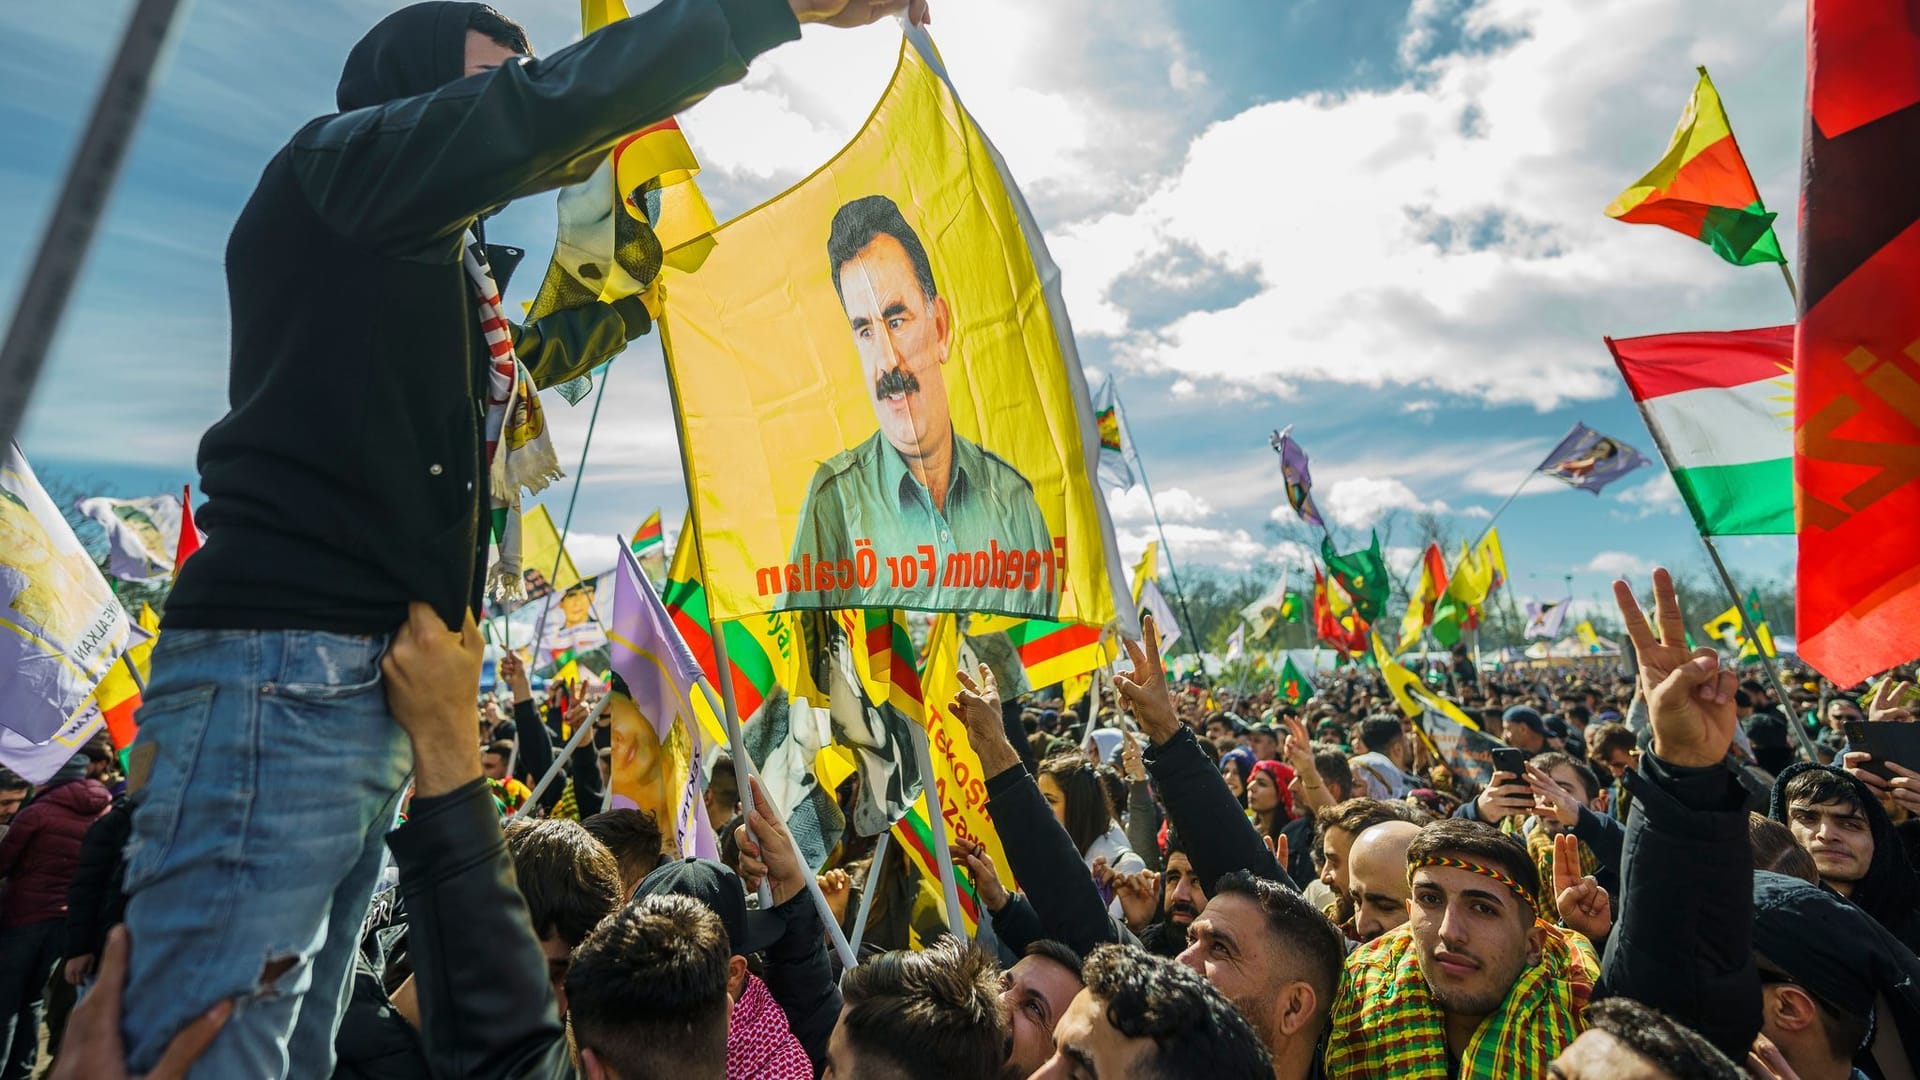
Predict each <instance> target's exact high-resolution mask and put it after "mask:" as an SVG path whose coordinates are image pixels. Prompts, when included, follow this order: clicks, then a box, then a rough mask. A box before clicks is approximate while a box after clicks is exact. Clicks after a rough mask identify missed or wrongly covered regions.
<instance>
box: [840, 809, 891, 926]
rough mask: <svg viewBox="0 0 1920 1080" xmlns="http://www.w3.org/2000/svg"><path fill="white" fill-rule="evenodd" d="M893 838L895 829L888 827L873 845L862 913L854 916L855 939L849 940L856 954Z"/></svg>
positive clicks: (863, 892) (864, 889)
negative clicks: (888, 845) (889, 844)
mask: <svg viewBox="0 0 1920 1080" xmlns="http://www.w3.org/2000/svg"><path fill="white" fill-rule="evenodd" d="M892 839H893V830H892V829H888V830H887V831H886V832H883V833H881V834H880V840H879V842H878V843H876V844H874V845H873V861H872V862H870V863H868V864H867V881H866V884H865V885H862V886H861V887H860V913H859V914H858V915H855V916H854V917H853V939H852V940H851V941H849V942H848V946H849V947H850V948H852V949H853V953H854V955H855V956H858V955H860V943H861V942H862V941H864V940H866V936H867V913H868V912H869V911H872V910H873V894H874V893H876V892H878V891H879V890H878V889H877V888H875V886H876V885H878V884H879V883H880V868H881V867H882V866H885V865H886V861H887V844H888V842H889V841H891V840H892Z"/></svg>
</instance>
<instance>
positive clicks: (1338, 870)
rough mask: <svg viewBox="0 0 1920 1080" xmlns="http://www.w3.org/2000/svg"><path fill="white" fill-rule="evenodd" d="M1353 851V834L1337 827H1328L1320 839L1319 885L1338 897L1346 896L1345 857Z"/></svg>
mask: <svg viewBox="0 0 1920 1080" xmlns="http://www.w3.org/2000/svg"><path fill="white" fill-rule="evenodd" d="M1352 850H1353V834H1352V833H1350V832H1348V831H1347V830H1345V829H1343V828H1341V827H1340V826H1338V825H1329V826H1328V827H1327V831H1326V833H1325V834H1324V835H1322V836H1321V838H1320V852H1321V856H1322V859H1321V863H1320V884H1322V885H1325V886H1326V887H1327V888H1329V889H1332V890H1333V891H1334V893H1335V894H1337V895H1339V896H1345V895H1347V855H1348V853H1349V852H1351V851H1352Z"/></svg>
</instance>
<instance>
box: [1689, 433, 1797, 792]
mask: <svg viewBox="0 0 1920 1080" xmlns="http://www.w3.org/2000/svg"><path fill="white" fill-rule="evenodd" d="M1656 438H1658V437H1657V436H1656ZM1661 449H1662V451H1663V452H1664V450H1665V447H1662V448H1661ZM1700 544H1701V546H1702V547H1705V548H1706V549H1707V557H1708V558H1710V559H1712V560H1713V569H1714V571H1715V572H1716V573H1718V574H1719V575H1720V583H1721V584H1722V585H1725V586H1726V587H1727V597H1728V598H1729V599H1730V600H1731V601H1732V602H1733V609H1734V610H1735V611H1737V612H1739V613H1740V626H1741V628H1742V629H1743V630H1744V631H1745V633H1746V635H1747V640H1748V641H1751V642H1753V652H1754V655H1755V656H1758V657H1759V658H1760V666H1761V667H1762V668H1764V669H1766V672H1767V681H1768V682H1770V683H1772V684H1773V693H1774V696H1775V697H1778V698H1779V699H1780V712H1781V714H1782V715H1783V716H1785V717H1786V718H1787V728H1788V729H1789V730H1791V731H1792V732H1793V733H1794V741H1795V743H1796V745H1798V746H1799V747H1800V751H1801V752H1802V753H1804V754H1806V755H1807V760H1808V761H1812V762H1818V761H1819V760H1820V757H1819V755H1818V753H1816V752H1815V750H1814V746H1813V740H1812V739H1811V738H1809V737H1808V736H1807V730H1806V726H1805V725H1803V724H1802V723H1800V720H1799V718H1798V717H1796V716H1794V715H1793V703H1792V701H1791V699H1789V698H1788V697H1787V687H1786V684H1785V683H1782V682H1781V681H1780V672H1779V671H1778V670H1777V669H1776V668H1775V667H1774V665H1773V658H1772V657H1771V656H1768V655H1767V650H1765V649H1763V648H1761V647H1760V634H1759V630H1758V628H1757V627H1755V626H1754V625H1753V622H1752V620H1750V619H1749V618H1748V617H1747V605H1746V602H1745V601H1744V600H1742V599H1741V597H1740V590H1739V589H1738V588H1737V587H1735V585H1734V584H1733V575H1732V574H1729V573H1727V564H1726V563H1724V562H1722V561H1721V560H1720V549H1719V548H1717V547H1715V546H1714V543H1713V538H1712V537H1710V536H1708V535H1707V534H1705V533H1701V534H1700Z"/></svg>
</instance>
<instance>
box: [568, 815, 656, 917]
mask: <svg viewBox="0 0 1920 1080" xmlns="http://www.w3.org/2000/svg"><path fill="white" fill-rule="evenodd" d="M580 825H581V827H583V828H585V829H586V830H587V832H588V833H590V834H592V836H593V838H594V839H595V840H598V841H600V843H601V845H602V846H604V847H605V848H606V849H607V850H608V851H611V852H613V858H614V861H616V862H618V863H619V864H620V895H621V896H632V895H633V889H634V886H636V885H638V884H640V882H641V880H642V879H644V878H645V877H646V876H647V875H648V874H651V873H653V868H654V867H656V866H658V865H660V823H659V822H657V821H655V820H654V817H653V815H652V814H650V813H648V812H647V811H645V810H635V809H633V808H632V807H624V808H622V809H619V810H606V811H602V812H601V813H598V814H595V815H593V816H592V817H590V818H587V819H586V820H585V821H582V822H581V823H580Z"/></svg>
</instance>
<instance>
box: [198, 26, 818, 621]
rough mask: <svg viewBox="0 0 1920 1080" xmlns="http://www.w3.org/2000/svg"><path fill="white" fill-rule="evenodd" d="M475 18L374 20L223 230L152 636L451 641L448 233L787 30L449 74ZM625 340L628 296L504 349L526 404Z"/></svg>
mask: <svg viewBox="0 0 1920 1080" xmlns="http://www.w3.org/2000/svg"><path fill="white" fill-rule="evenodd" d="M480 6H481V5H479V4H469V3H421V4H414V5H412V6H411V7H407V8H404V9H402V10H400V11H398V12H395V13H394V14H392V15H390V16H388V17H387V18H386V19H384V20H382V21H381V22H380V24H379V25H378V26H376V27H375V28H374V29H373V30H372V31H371V32H370V33H369V34H368V35H367V36H366V38H365V39H363V40H362V41H361V42H360V44H358V45H356V46H355V47H354V49H353V51H352V52H351V53H350V54H349V56H348V58H347V63H346V69H345V72H344V74H343V75H342V76H341V79H340V86H339V93H338V98H339V106H340V110H341V111H340V112H339V113H336V114H334V115H330V116H324V117H321V118H319V119H316V120H314V121H312V122H310V123H308V124H307V125H306V126H305V127H303V128H301V129H300V131H299V132H297V133H296V134H295V135H294V136H293V138H292V140H291V141H289V142H288V143H287V145H286V146H285V147H283V148H281V150H280V151H279V152H278V153H277V154H275V155H274V157H273V159H272V160H271V161H269V162H268V163H267V166H266V169H265V171H264V172H262V174H261V176H260V182H259V184H258V186H257V187H256V188H255V189H254V192H253V195H252V196H251V197H250V198H249V199H248V201H247V205H246V207H245V209H243V210H242V211H241V213H240V217H239V220H238V221H237V222H236V223H235V224H234V228H233V234H232V236H231V237H230V238H229V239H228V242H227V259H226V266H227V284H228V292H229V299H230V302H231V308H232V328H233V329H232V343H233V344H232V357H231V369H230V373H229V383H228V400H229V412H228V413H227V415H226V417H225V418H224V419H222V420H221V421H220V422H219V423H218V424H216V425H214V427H213V428H212V429H211V430H209V431H208V432H207V435H206V437H205V439H204V440H202V442H201V444H200V462H199V464H200V474H201V488H202V490H203V491H204V492H205V494H206V495H207V498H208V503H207V506H206V508H205V509H204V510H203V511H202V512H201V514H200V523H201V524H202V525H203V526H204V527H205V529H206V531H207V535H208V540H207V544H206V546H205V547H204V548H202V549H201V551H200V553H199V554H198V556H197V557H195V558H194V559H193V560H192V561H191V562H190V563H189V564H188V565H187V566H186V567H185V568H183V569H182V571H181V573H180V577H179V581H178V582H177V583H176V584H175V586H174V589H173V593H172V595H171V597H170V598H169V600H168V603H167V613H166V625H167V626H170V627H189V628H200V629H304V630H323V631H333V632H337V633H349V634H378V633H386V632H389V631H391V630H392V629H393V628H394V627H396V626H398V625H399V624H400V622H401V621H402V620H403V619H405V617H406V605H407V603H408V601H410V600H425V601H427V602H428V603H430V604H432V605H433V607H434V610H435V611H437V612H438V613H439V614H440V616H441V617H442V618H443V619H445V620H446V622H447V624H448V625H449V626H457V625H459V623H460V621H461V616H462V613H463V610H464V609H471V608H475V607H477V606H478V603H479V600H480V585H481V582H482V580H483V577H484V574H485V569H486V566H485V562H486V544H487V535H486V532H485V530H484V529H483V528H482V522H483V521H484V520H485V517H486V514H485V511H486V494H487V492H486V488H487V485H486V480H485V477H486V472H485V467H484V453H485V445H484V440H483V430H482V429H483V425H484V415H485V414H484V404H483V398H484V393H485V387H486V381H485V377H484V376H485V370H486V349H485V343H484V340H483V338H482V336H481V333H480V324H479V315H478V308H477V305H476V302H475V300H474V294H473V291H472V287H471V284H470V282H469V281H468V278H467V274H466V271H465V269H464V268H463V266H462V263H461V254H462V252H461V238H462V235H463V234H464V233H465V232H466V231H467V230H469V229H474V228H476V226H477V224H478V218H479V216H480V215H481V214H483V213H485V212H488V211H490V210H492V209H495V208H498V207H500V206H503V205H505V204H506V203H508V202H510V201H511V200H513V199H516V198H520V197H521V196H525V195H532V194H535V193H538V192H542V191H550V190H553V189H555V188H558V187H562V186H564V185H567V184H571V183H576V182H578V181H581V180H584V179H586V177H587V176H588V175H589V174H590V173H591V172H592V170H593V169H594V167H595V166H596V165H597V164H598V162H599V161H600V160H601V159H602V157H603V156H604V155H605V154H606V153H607V152H608V151H609V150H610V149H611V148H612V146H613V144H614V143H615V142H616V141H617V140H618V139H620V138H621V137H622V136H624V135H626V134H627V133H628V132H631V131H633V130H635V129H637V128H640V127H644V126H646V125H648V124H651V123H653V122H655V121H658V120H660V119H662V118H664V117H667V116H671V115H672V114H674V113H676V112H679V111H681V110H683V109H685V108H687V107H688V106H690V105H692V104H693V103H694V102H696V101H698V100H700V98H701V97H703V96H704V95H706V94H707V93H708V92H709V91H711V90H713V89H714V88H716V87H719V86H722V85H725V84H727V83H730V82H733V81H735V80H737V79H739V78H740V77H741V76H743V75H744V74H746V69H747V62H748V60H750V59H751V58H752V57H754V56H755V55H757V54H759V53H761V52H763V51H765V50H766V49H768V48H771V47H772V46H774V45H776V44H778V43H779V42H781V41H784V40H790V39H793V38H797V37H798V36H799V26H798V23H797V22H796V21H795V19H794V16H793V13H792V11H791V10H790V8H789V7H788V5H787V3H786V2H785V0H663V2H662V3H661V4H659V5H658V6H657V7H655V8H653V9H652V10H650V11H648V12H647V13H645V14H644V15H640V16H637V17H635V18H631V19H626V20H623V21H621V22H617V23H615V24H613V25H611V26H608V27H606V28H604V29H602V30H600V31H599V32H597V33H594V34H592V35H589V36H588V37H587V38H586V39H584V40H582V41H581V42H579V43H577V44H575V45H572V46H570V47H568V48H565V49H562V50H560V51H558V52H556V53H553V54H552V55H551V56H548V57H545V58H543V59H538V60H530V61H527V62H525V63H509V64H507V65H505V66H502V67H500V68H497V69H494V70H492V71H487V72H483V73H480V74H477V75H473V76H470V77H463V72H464V69H465V61H464V55H465V41H466V34H467V21H468V19H469V18H470V16H471V14H472V12H473V10H474V9H476V8H478V7H480ZM502 254H506V253H505V252H495V253H494V260H495V264H496V265H495V269H496V276H498V275H499V273H500V272H501V271H502V270H503V269H505V267H504V265H503V263H502V262H501V259H500V255H502ZM502 287H503V288H504V284H503V286H502ZM647 326H648V320H647V317H646V313H645V309H644V308H643V307H642V306H641V305H639V304H638V303H637V302H635V301H631V300H627V301H621V302H620V303H617V304H611V305H610V304H600V303H592V304H588V305H586V306H584V307H580V308H575V309H571V310H565V311H560V312H557V313H555V314H554V315H551V316H548V317H547V318H544V319H542V320H540V321H539V322H538V323H536V324H533V325H529V326H525V327H515V328H514V338H515V341H514V348H515V351H516V352H517V353H518V354H519V357H520V359H521V360H522V361H523V362H524V363H525V364H526V365H527V368H528V370H529V371H530V372H531V373H532V376H533V379H534V382H535V383H536V384H537V385H540V386H548V385H551V384H553V383H555V382H559V381H562V380H564V379H568V378H571V377H573V376H574V375H577V374H579V373H581V372H582V371H585V370H587V369H589V368H591V367H593V366H594V365H596V364H598V363H600V362H601V361H603V360H604V359H606V358H607V357H608V356H611V355H612V354H614V353H616V352H619V351H620V349H621V348H623V347H624V345H625V343H626V341H627V340H628V339H629V338H632V337H635V336H638V335H639V334H640V333H643V332H644V331H645V330H646V329H647Z"/></svg>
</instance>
